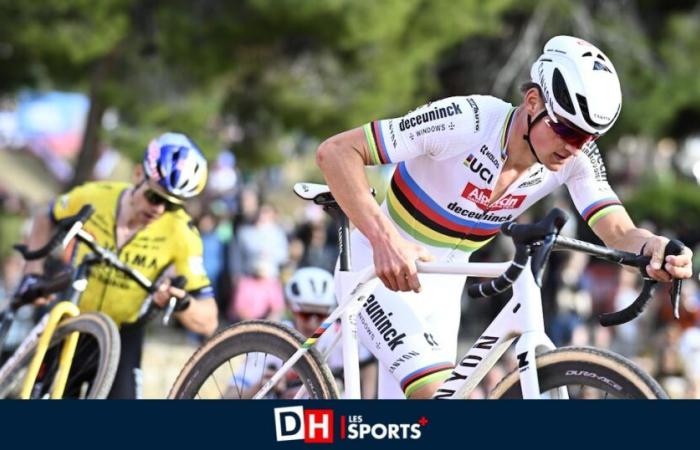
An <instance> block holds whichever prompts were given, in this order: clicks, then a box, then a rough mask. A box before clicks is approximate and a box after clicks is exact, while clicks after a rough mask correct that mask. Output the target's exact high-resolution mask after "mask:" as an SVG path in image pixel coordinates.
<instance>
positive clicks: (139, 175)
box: [133, 164, 146, 184]
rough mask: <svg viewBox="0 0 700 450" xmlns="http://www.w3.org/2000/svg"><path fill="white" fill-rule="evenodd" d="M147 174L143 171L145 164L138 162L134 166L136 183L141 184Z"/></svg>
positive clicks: (134, 180)
mask: <svg viewBox="0 0 700 450" xmlns="http://www.w3.org/2000/svg"><path fill="white" fill-rule="evenodd" d="M145 176H146V175H145V174H144V173H143V166H142V165H141V164H136V166H134V173H133V182H134V184H139V183H141V182H142V181H143V180H144V179H145Z"/></svg>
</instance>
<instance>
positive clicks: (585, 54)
mask: <svg viewBox="0 0 700 450" xmlns="http://www.w3.org/2000/svg"><path fill="white" fill-rule="evenodd" d="M581 56H582V57H584V56H593V53H591V52H586V53H584V54H583V55H581Z"/></svg>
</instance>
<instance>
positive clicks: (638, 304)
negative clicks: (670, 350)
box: [598, 278, 656, 327]
mask: <svg viewBox="0 0 700 450" xmlns="http://www.w3.org/2000/svg"><path fill="white" fill-rule="evenodd" d="M655 286H656V280H652V279H649V278H647V279H645V280H644V284H643V285H642V292H640V293H639V296H638V297H637V299H636V300H635V301H634V302H633V303H632V304H631V305H629V306H628V307H627V308H625V309H623V310H621V311H616V312H612V313H607V314H601V315H600V317H598V321H599V322H600V324H601V325H602V326H604V327H610V326H613V325H622V324H623V323H627V322H629V321H631V320H634V319H636V318H637V317H638V316H639V315H640V314H641V313H642V312H643V311H644V308H646V306H647V303H649V300H650V299H651V294H652V292H653V291H654V287H655Z"/></svg>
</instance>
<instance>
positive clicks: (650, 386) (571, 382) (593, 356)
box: [489, 347, 668, 399]
mask: <svg viewBox="0 0 700 450" xmlns="http://www.w3.org/2000/svg"><path fill="white" fill-rule="evenodd" d="M536 365H537V376H538V378H539V384H540V391H541V393H542V394H545V395H544V397H545V398H559V397H558V392H559V390H558V389H557V388H566V391H567V394H568V397H569V398H571V399H609V398H618V399H666V398H668V396H667V395H666V393H665V392H664V390H663V389H662V388H661V386H659V384H658V383H657V382H656V381H655V380H654V379H653V378H651V377H650V376H649V375H648V374H646V373H645V372H644V371H643V370H642V369H640V368H639V367H637V366H636V365H635V364H634V363H632V362H631V361H629V360H628V359H626V358H623V357H622V356H620V355H617V354H615V353H613V352H609V351H606V350H601V349H597V348H592V347H563V348H560V349H557V350H553V351H550V352H547V353H543V354H541V355H538V356H537V358H536ZM519 370H520V369H515V370H513V371H512V372H511V373H509V374H508V375H507V376H506V377H505V378H503V380H501V382H500V383H499V384H498V385H496V387H495V388H494V389H493V391H492V392H491V393H490V395H489V398H496V399H498V398H505V399H518V398H522V391H521V387H520V379H519Z"/></svg>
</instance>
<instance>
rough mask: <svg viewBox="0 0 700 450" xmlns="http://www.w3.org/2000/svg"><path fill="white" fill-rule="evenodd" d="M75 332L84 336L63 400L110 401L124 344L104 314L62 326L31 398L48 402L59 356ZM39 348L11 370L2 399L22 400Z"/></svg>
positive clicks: (0, 382)
mask: <svg viewBox="0 0 700 450" xmlns="http://www.w3.org/2000/svg"><path fill="white" fill-rule="evenodd" d="M75 331H77V332H78V333H80V336H79V338H78V344H77V347H76V349H75V356H74V357H73V362H72V364H71V370H70V372H69V374H68V380H67V382H66V388H65V391H64V395H63V398H87V399H101V398H107V395H108V394H109V391H110V389H111V388H112V382H113V381H114V376H115V375H116V372H117V366H118V364H119V356H120V351H121V343H120V340H119V330H118V329H117V326H116V325H115V324H114V321H113V320H112V319H110V318H109V317H107V316H106V315H104V314H102V313H89V314H81V315H79V316H77V317H72V318H69V319H66V320H64V321H63V322H61V323H60V324H59V325H58V327H57V328H56V331H55V332H54V335H53V337H52V338H51V343H50V345H49V349H48V350H47V352H46V357H45V358H44V361H43V362H42V365H41V369H40V370H39V374H38V375H37V379H36V381H35V384H34V389H33V391H32V395H31V398H48V396H49V393H50V389H51V386H52V384H53V380H54V377H55V375H56V372H57V370H58V356H59V355H60V352H61V348H62V346H63V345H62V344H63V341H64V339H65V338H66V337H67V336H68V335H69V334H70V333H72V332H75ZM36 344H37V342H34V343H32V345H31V346H30V347H28V348H27V351H26V352H24V354H23V355H21V356H20V357H19V358H18V359H17V360H16V362H15V363H14V364H13V367H11V368H10V369H9V371H8V372H7V376H6V377H5V378H4V379H3V380H0V398H18V397H19V393H20V391H21V388H22V382H23V381H24V378H25V375H26V373H27V369H28V366H29V363H30V362H31V360H32V357H33V356H34V353H35V351H36Z"/></svg>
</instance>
